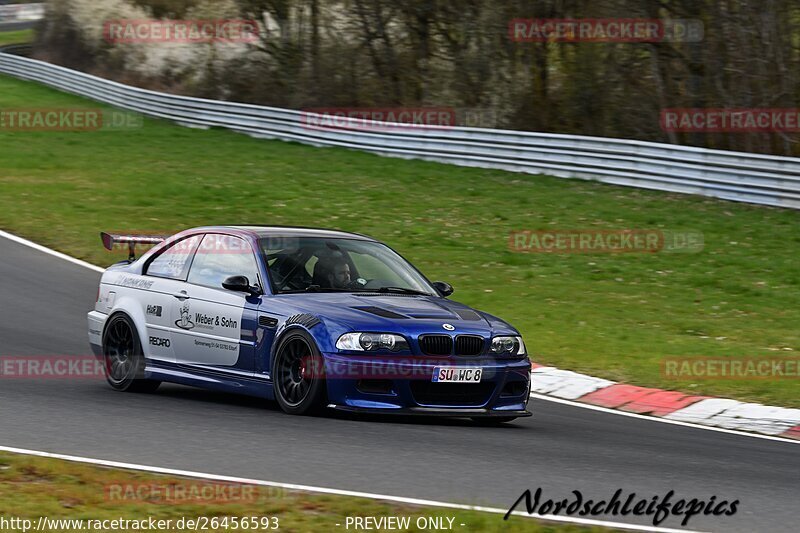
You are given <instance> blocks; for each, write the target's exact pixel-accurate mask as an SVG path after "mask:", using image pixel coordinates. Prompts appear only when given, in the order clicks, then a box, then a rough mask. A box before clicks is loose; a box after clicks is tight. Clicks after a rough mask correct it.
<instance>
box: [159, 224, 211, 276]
mask: <svg viewBox="0 0 800 533" xmlns="http://www.w3.org/2000/svg"><path fill="white" fill-rule="evenodd" d="M202 237H203V236H202V235H193V236H192V237H189V238H187V239H183V240H181V241H178V242H176V243H175V244H173V245H172V246H170V247H169V248H167V249H166V250H165V251H163V252H161V253H160V254H158V255H157V256H156V258H155V259H153V260H152V261H151V262H150V264H149V265H148V266H147V271H146V272H145V274H146V275H148V276H158V277H160V278H169V279H177V280H181V281H183V280H185V279H186V273H187V271H188V270H189V265H190V264H191V262H192V254H194V251H195V250H196V249H197V245H198V244H199V243H200V239H201V238H202Z"/></svg>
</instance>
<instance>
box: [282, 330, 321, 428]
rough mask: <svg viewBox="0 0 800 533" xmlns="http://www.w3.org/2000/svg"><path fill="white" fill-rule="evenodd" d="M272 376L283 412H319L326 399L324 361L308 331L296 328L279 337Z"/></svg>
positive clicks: (296, 413) (306, 413)
mask: <svg viewBox="0 0 800 533" xmlns="http://www.w3.org/2000/svg"><path fill="white" fill-rule="evenodd" d="M309 368H310V369H311V370H310V371H309V370H308V369H309ZM271 375H272V383H273V390H274V393H275V401H277V402H278V405H279V406H280V408H281V409H282V410H283V411H284V412H285V413H288V414H291V415H310V414H316V413H319V412H320V411H322V409H323V407H324V406H325V404H326V396H327V390H326V384H325V372H324V362H323V359H322V354H321V353H320V351H319V348H317V343H316V342H314V339H313V337H311V335H309V334H308V333H307V332H305V331H304V330H301V329H297V330H294V331H291V332H290V333H287V334H286V335H285V336H284V337H283V338H281V340H280V342H279V343H278V348H277V349H276V350H275V357H274V358H273V361H272V374H271Z"/></svg>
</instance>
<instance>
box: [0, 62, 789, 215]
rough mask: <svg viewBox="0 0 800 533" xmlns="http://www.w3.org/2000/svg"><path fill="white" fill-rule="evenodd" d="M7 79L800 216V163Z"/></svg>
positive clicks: (245, 124) (1, 66)
mask: <svg viewBox="0 0 800 533" xmlns="http://www.w3.org/2000/svg"><path fill="white" fill-rule="evenodd" d="M0 73H4V74H7V75H10V76H14V77H17V78H22V79H26V80H33V81H37V82H40V83H43V84H45V85H49V86H51V87H55V88H57V89H60V90H63V91H66V92H70V93H74V94H78V95H81V96H85V97H88V98H91V99H93V100H97V101H99V102H104V103H107V104H111V105H113V106H117V107H120V108H124V109H128V110H132V111H138V112H140V113H143V114H145V115H148V116H151V117H157V118H162V119H167V120H171V121H175V122H177V123H179V124H182V125H185V126H192V127H211V126H217V127H223V128H228V129H230V130H234V131H238V132H242V133H246V134H248V135H252V136H254V137H260V138H269V139H282V140H286V141H296V142H301V143H306V144H311V145H314V146H339V147H344V148H352V149H356V150H364V151H368V152H372V153H376V154H380V155H385V156H392V157H402V158H409V159H426V160H431V161H439V162H443V163H451V164H455V165H461V166H470V167H483V168H494V169H502V170H509V171H514V172H525V173H529V174H548V175H551V176H558V177H562V178H581V179H590V180H597V181H601V182H603V183H610V184H615V185H625V186H629V187H639V188H643V189H654V190H659V191H667V192H675V193H686V194H696V195H702V196H711V197H715V198H722V199H726V200H733V201H737V202H749V203H755V204H764V205H770V206H776V207H785V208H791V209H800V158H794V157H778V156H770V155H760V154H750V153H743V152H729V151H722V150H708V149H704V148H694V147H689V146H678V145H672V144H662V143H652V142H644V141H634V140H626V139H608V138H602V137H585V136H579V135H558V134H549V133H531V132H522V131H508V130H491V129H479V128H454V127H441V126H440V127H435V126H426V127H425V128H424V129H419V128H410V127H408V126H407V125H405V126H404V125H396V126H395V127H393V126H392V125H391V124H387V125H386V127H381V128H376V127H375V124H374V123H370V124H367V125H364V123H363V122H361V121H359V120H357V119H341V120H338V121H337V124H339V123H342V121H346V122H347V125H348V127H347V128H341V129H332V128H331V129H324V128H315V127H313V126H311V125H310V123H313V122H314V121H313V118H312V119H309V114H308V113H304V112H302V111H295V110H289V109H279V108H273V107H264V106H257V105H250V104H239V103H232V102H224V101H217V100H205V99H201V98H191V97H186V96H177V95H172V94H165V93H160V92H155V91H148V90H145V89H139V88H136V87H131V86H129V85H123V84H121V83H117V82H114V81H109V80H106V79H103V78H98V77H96V76H91V75H89V74H85V73H82V72H78V71H75V70H70V69H67V68H64V67H60V66H57V65H52V64H50V63H46V62H42V61H37V60H34V59H28V58H24V57H18V56H14V55H10V54H6V53H0ZM350 126H352V128H351V127H350Z"/></svg>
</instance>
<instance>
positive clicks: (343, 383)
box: [323, 353, 531, 417]
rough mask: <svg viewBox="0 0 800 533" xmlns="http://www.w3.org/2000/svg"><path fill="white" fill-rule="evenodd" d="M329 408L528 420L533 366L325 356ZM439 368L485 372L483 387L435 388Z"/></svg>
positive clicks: (526, 362) (445, 359)
mask: <svg viewBox="0 0 800 533" xmlns="http://www.w3.org/2000/svg"><path fill="white" fill-rule="evenodd" d="M323 357H324V361H325V379H326V384H327V389H328V403H329V404H330V405H329V406H330V407H332V408H334V409H337V410H340V411H349V412H359V413H385V414H398V415H428V416H448V417H524V416H530V415H531V413H530V412H528V410H527V405H528V399H529V397H530V361H529V360H528V359H527V358H524V359H516V360H502V359H493V358H486V357H475V358H471V357H453V356H450V357H436V358H434V357H427V356H398V357H391V356H383V357H380V356H372V357H369V356H353V355H342V354H338V353H337V354H332V353H325V354H323ZM437 367H450V368H452V367H455V368H480V369H481V370H482V372H483V375H482V378H481V381H480V383H465V384H454V383H436V382H433V380H432V377H433V374H434V370H435V369H436V368H437Z"/></svg>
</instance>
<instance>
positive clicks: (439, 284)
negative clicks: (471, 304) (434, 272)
mask: <svg viewBox="0 0 800 533" xmlns="http://www.w3.org/2000/svg"><path fill="white" fill-rule="evenodd" d="M433 288H434V289H436V290H437V291H439V294H441V295H442V297H443V298H447V297H448V296H450V295H451V294H453V291H454V290H455V289H453V286H452V285H450V284H449V283H446V282H444V281H434V282H433Z"/></svg>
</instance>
